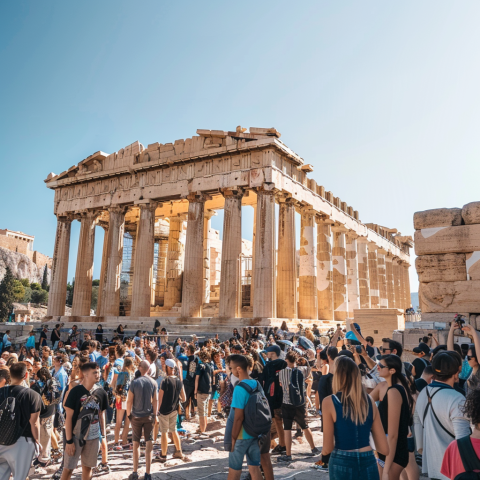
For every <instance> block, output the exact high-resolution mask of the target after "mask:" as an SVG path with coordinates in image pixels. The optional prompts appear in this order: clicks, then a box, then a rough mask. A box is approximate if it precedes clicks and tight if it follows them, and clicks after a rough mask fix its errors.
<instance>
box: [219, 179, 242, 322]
mask: <svg viewBox="0 0 480 480" xmlns="http://www.w3.org/2000/svg"><path fill="white" fill-rule="evenodd" d="M243 193H244V192H243V190H240V189H238V190H230V189H227V190H225V191H224V192H223V195H224V197H225V206H224V216H223V241H222V263H221V267H220V305H219V308H218V316H219V317H223V318H236V317H240V305H239V302H238V298H239V295H238V294H239V290H240V289H241V288H242V287H241V285H240V277H241V271H240V272H239V271H238V270H239V259H240V255H241V253H242V197H243ZM240 268H241V266H240Z"/></svg>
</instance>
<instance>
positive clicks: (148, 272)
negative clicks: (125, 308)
mask: <svg viewBox="0 0 480 480" xmlns="http://www.w3.org/2000/svg"><path fill="white" fill-rule="evenodd" d="M156 207H157V203H156V202H149V203H142V204H140V205H138V208H139V209H140V217H139V219H138V223H137V245H136V248H135V264H134V267H133V290H132V310H131V313H130V316H131V317H149V316H150V303H151V297H152V284H151V282H152V280H153V277H152V272H153V258H154V249H155V209H156Z"/></svg>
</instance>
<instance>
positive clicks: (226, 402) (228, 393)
mask: <svg viewBox="0 0 480 480" xmlns="http://www.w3.org/2000/svg"><path fill="white" fill-rule="evenodd" d="M225 385H226V388H225V391H224V392H223V393H222V395H221V396H220V398H219V399H218V401H219V402H220V405H221V406H222V408H223V409H225V408H228V407H230V405H231V404H232V398H233V385H232V384H231V382H230V378H229V377H228V376H227V377H226V378H225Z"/></svg>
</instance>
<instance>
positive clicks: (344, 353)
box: [338, 350, 353, 360]
mask: <svg viewBox="0 0 480 480" xmlns="http://www.w3.org/2000/svg"><path fill="white" fill-rule="evenodd" d="M338 356H339V357H340V356H344V357H348V358H351V359H352V360H353V353H352V352H351V351H350V350H340V351H339V352H338Z"/></svg>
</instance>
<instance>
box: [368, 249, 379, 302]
mask: <svg viewBox="0 0 480 480" xmlns="http://www.w3.org/2000/svg"><path fill="white" fill-rule="evenodd" d="M377 248H378V247H377V245H376V244H375V243H373V242H369V244H368V271H369V273H370V305H371V306H370V308H380V291H379V287H378V264H377Z"/></svg>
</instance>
